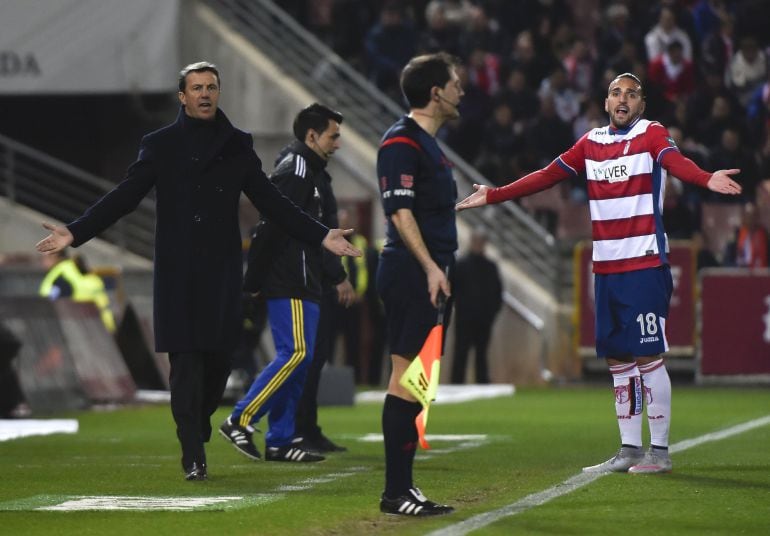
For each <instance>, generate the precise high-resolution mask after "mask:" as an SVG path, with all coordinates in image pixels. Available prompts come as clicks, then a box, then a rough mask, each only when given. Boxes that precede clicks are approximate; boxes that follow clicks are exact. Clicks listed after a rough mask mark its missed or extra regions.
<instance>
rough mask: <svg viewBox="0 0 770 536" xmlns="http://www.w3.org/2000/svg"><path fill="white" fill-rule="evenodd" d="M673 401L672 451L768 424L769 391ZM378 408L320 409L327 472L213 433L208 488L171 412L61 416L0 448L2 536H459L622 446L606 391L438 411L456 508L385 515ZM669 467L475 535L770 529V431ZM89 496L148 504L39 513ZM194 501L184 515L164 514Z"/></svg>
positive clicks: (709, 446)
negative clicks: (477, 519)
mask: <svg viewBox="0 0 770 536" xmlns="http://www.w3.org/2000/svg"><path fill="white" fill-rule="evenodd" d="M673 405H674V416H673V422H672V433H671V441H672V444H674V443H677V442H681V441H683V440H686V439H691V438H697V437H701V436H703V435H704V434H708V433H712V432H717V431H719V430H724V429H726V428H729V427H731V426H735V425H738V424H741V423H744V422H748V421H751V420H754V419H758V418H761V417H765V416H767V415H770V389H767V388H764V389H762V388H695V387H677V386H675V387H674V391H673ZM227 411H228V408H221V409H220V411H219V412H218V413H217V414H216V415H215V417H214V419H213V424H214V425H215V427H216V426H218V424H219V422H221V420H222V419H223V418H224V417H225V416H226V414H227ZM380 413H381V405H380V404H358V405H356V406H354V407H341V408H321V423H322V424H323V425H324V429H325V431H326V432H327V433H328V435H329V436H330V437H332V438H334V439H335V440H338V441H339V442H340V443H342V444H345V445H346V446H347V447H348V448H349V452H347V453H341V454H333V455H330V456H329V457H328V459H327V460H326V461H325V462H322V463H318V464H282V463H275V462H264V461H262V462H252V461H249V460H248V459H246V458H245V457H243V456H241V455H240V454H238V453H237V452H236V451H235V450H234V449H233V448H232V447H231V446H230V445H229V444H228V443H226V442H225V441H224V440H223V439H222V438H221V437H219V436H218V435H217V434H215V436H214V437H213V438H212V442H211V443H209V445H208V447H207V452H208V458H209V459H208V462H209V474H210V479H209V480H208V481H207V482H186V481H184V480H183V478H182V473H181V468H180V464H179V449H178V445H177V442H176V438H175V436H174V432H173V423H172V419H171V414H170V411H169V409H168V407H166V406H143V407H132V408H125V409H119V410H114V411H91V412H84V413H77V414H68V415H57V416H56V417H63V418H76V419H78V420H79V422H80V430H79V432H78V433H77V434H74V435H64V434H62V435H52V436H41V437H30V438H25V439H17V440H12V441H5V442H0V534H3V535H6V534H7V535H27V534H30V535H38V534H39V535H46V536H50V535H51V534H62V535H64V534H73V535H78V536H86V535H92V534H93V535H108V534H109V535H111V534H147V535H150V534H153V535H155V534H184V535H198V534H220V535H228V536H235V535H252V534H259V535H283V534H287V535H288V534H291V535H304V534H310V535H358V534H398V535H412V534H415V535H416V534H428V533H433V532H435V531H440V530H445V531H446V533H447V534H454V533H457V532H456V531H457V530H458V528H457V524H458V523H460V522H462V521H463V520H466V519H469V518H473V517H474V516H477V515H479V514H483V513H485V512H491V511H495V510H498V509H501V508H504V507H506V506H507V505H511V504H514V503H517V501H521V500H522V499H523V498H525V497H527V496H529V495H531V494H534V493H538V492H542V491H544V490H548V489H552V488H554V487H555V486H557V485H558V484H560V483H562V482H564V481H565V480H567V479H569V478H570V477H572V476H575V475H577V474H578V473H580V469H581V467H582V466H584V465H590V464H594V463H598V462H600V461H603V460H604V459H606V458H607V457H609V456H610V455H611V454H613V452H614V451H615V450H616V449H617V447H618V433H617V425H616V423H615V417H614V408H613V406H612V390H611V387H610V386H609V384H608V385H607V386H605V387H569V388H547V389H520V390H518V391H517V393H516V394H515V395H514V396H511V397H505V398H497V399H490V400H481V401H475V402H467V403H463V404H454V405H435V406H433V407H432V408H431V418H430V425H429V430H428V433H429V434H446V435H448V434H452V435H456V436H462V437H459V438H457V437H455V438H448V439H445V440H442V439H434V440H433V441H431V446H432V447H433V448H432V449H431V450H428V451H423V450H420V451H418V458H417V461H416V462H415V479H416V483H417V485H419V486H420V487H421V488H422V490H423V492H425V494H426V495H428V497H429V498H433V499H434V500H437V501H441V502H446V503H449V504H452V505H454V506H455V507H456V508H457V510H456V512H455V513H454V514H452V515H449V516H444V517H440V518H434V519H404V518H398V517H391V516H385V515H382V514H380V513H379V510H378V498H379V494H380V493H381V490H382V485H383V454H382V444H381V443H380V442H376V441H363V440H362V439H361V438H362V437H363V436H365V435H366V434H379V433H380ZM263 424H264V423H263ZM645 435H646V432H645ZM255 437H256V438H257V445H258V447H259V448H260V450H263V448H264V445H263V441H262V438H261V437H260V436H255ZM672 459H673V461H674V470H673V472H672V473H671V474H667V475H626V474H613V475H608V476H605V477H602V478H600V479H598V480H596V481H594V482H591V483H589V484H587V485H585V486H583V487H581V488H579V489H576V490H575V491H573V492H571V493H566V494H564V495H562V496H559V497H557V498H555V499H553V500H551V501H549V502H546V503H545V504H542V505H539V506H533V507H531V508H525V509H524V510H523V511H521V512H519V513H516V515H510V516H506V517H502V518H500V519H498V520H496V521H495V522H493V523H491V524H488V525H484V526H482V527H481V528H480V529H479V530H477V531H476V532H474V534H496V535H497V534H499V535H508V534H548V535H554V534H568V535H573V534H575V535H577V534H615V533H621V532H622V533H626V532H628V533H633V534H666V535H669V534H674V535H676V534H693V535H696V534H697V535H704V534H770V425H764V426H759V427H757V428H755V429H752V430H749V431H746V432H744V433H741V434H737V435H734V436H732V437H728V438H725V439H722V440H719V441H713V442H707V443H704V444H700V445H697V446H694V447H692V448H688V449H686V450H682V451H681V452H677V453H674V454H673V455H672ZM84 497H85V498H87V499H86V500H89V501H95V504H97V505H105V504H106V505H108V506H109V505H114V504H125V501H126V499H125V498H126V497H131V498H134V499H131V500H132V501H135V503H133V504H134V507H137V506H136V505H137V504H139V507H141V508H143V509H139V510H121V511H116V510H86V511H58V510H40V508H45V507H51V506H56V505H59V504H62V503H63V502H64V501H67V500H69V501H70V503H71V504H75V503H77V502H78V501H82V500H84V499H82V498H84ZM104 497H109V498H104ZM212 498H217V499H212ZM192 500H198V502H199V503H200V504H198V503H196V504H197V506H195V507H194V508H193V507H192V506H190V508H192V509H191V510H189V511H177V510H158V509H157V508H159V506H158V505H165V506H168V505H172V506H173V505H175V504H186V505H190V504H192V503H191V502H190V501H192ZM121 501H123V502H121ZM144 501H147V505H146V506H143V505H144V504H145V503H144ZM185 501H186V502H185ZM216 501H218V502H216ZM453 530H454V531H455V532H452V531H453ZM460 533H462V531H460Z"/></svg>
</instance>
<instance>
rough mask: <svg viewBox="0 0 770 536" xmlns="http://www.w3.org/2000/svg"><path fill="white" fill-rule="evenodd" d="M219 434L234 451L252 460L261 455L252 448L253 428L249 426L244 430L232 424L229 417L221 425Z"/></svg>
mask: <svg viewBox="0 0 770 536" xmlns="http://www.w3.org/2000/svg"><path fill="white" fill-rule="evenodd" d="M219 433H220V434H221V435H222V437H224V438H225V439H227V440H228V441H229V442H230V443H232V444H233V446H234V447H235V449H236V450H237V451H238V452H240V453H241V454H243V455H244V456H246V457H247V458H250V459H252V460H259V459H260V458H261V457H262V455H261V454H260V453H259V451H258V450H257V447H255V446H254V441H252V439H251V436H252V435H253V434H254V428H252V427H251V426H249V427H247V428H244V427H243V426H239V425H237V424H233V422H232V419H231V418H230V417H228V418H227V420H225V422H223V423H222V426H220V427H219Z"/></svg>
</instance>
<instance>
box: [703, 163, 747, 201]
mask: <svg viewBox="0 0 770 536" xmlns="http://www.w3.org/2000/svg"><path fill="white" fill-rule="evenodd" d="M740 172H741V170H740V169H720V170H719V171H715V172H714V173H712V174H711V178H710V179H709V181H708V183H707V184H706V186H707V187H708V189H709V190H711V191H712V192H717V193H719V194H727V195H738V194H739V193H741V191H742V190H743V188H741V185H740V184H738V183H737V182H735V181H734V180H732V179H731V178H730V175H736V174H738V173H740Z"/></svg>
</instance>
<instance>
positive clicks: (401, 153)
mask: <svg viewBox="0 0 770 536" xmlns="http://www.w3.org/2000/svg"><path fill="white" fill-rule="evenodd" d="M421 151H422V149H421V148H420V145H419V144H418V143H417V142H416V141H414V140H413V139H412V138H408V137H406V136H399V137H395V138H390V139H387V140H385V141H384V142H383V143H382V145H381V146H380V151H379V154H378V155H377V175H378V177H379V179H380V194H381V196H382V207H383V210H384V211H385V215H386V216H390V215H391V214H393V213H395V212H396V211H397V210H399V209H402V208H408V209H410V210H412V209H413V207H414V187H415V180H417V179H418V173H419V167H420V153H421Z"/></svg>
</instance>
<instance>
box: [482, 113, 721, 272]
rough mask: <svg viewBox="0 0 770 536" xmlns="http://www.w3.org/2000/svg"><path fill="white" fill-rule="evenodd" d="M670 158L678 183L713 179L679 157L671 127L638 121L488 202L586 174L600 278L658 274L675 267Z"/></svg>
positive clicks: (605, 131) (581, 143)
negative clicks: (666, 220) (647, 271)
mask: <svg viewBox="0 0 770 536" xmlns="http://www.w3.org/2000/svg"><path fill="white" fill-rule="evenodd" d="M666 155H669V156H666ZM664 156H666V162H665V165H666V166H667V167H669V168H676V176H677V178H679V179H681V180H685V181H688V182H692V183H695V184H698V185H700V186H705V185H706V183H707V182H708V180H709V177H710V174H709V173H707V172H705V171H703V170H702V169H700V168H698V167H697V166H696V165H695V164H693V163H692V161H690V160H688V159H686V158H684V157H683V156H682V155H681V154H680V153H679V150H678V149H677V147H676V144H675V143H674V140H673V139H671V137H670V136H669V133H668V130H666V128H665V127H664V126H663V125H661V124H660V123H657V122H655V121H648V120H646V119H638V120H637V121H636V122H634V123H633V124H632V125H630V126H629V127H627V128H626V129H622V130H619V129H614V128H612V127H611V126H606V127H602V128H595V129H593V130H591V131H589V132H588V133H586V134H585V135H584V136H583V137H582V138H580V139H579V140H578V141H577V142H576V143H575V145H573V146H572V147H571V148H570V149H568V150H567V151H566V152H564V153H562V154H561V155H560V156H559V157H558V158H556V160H554V161H553V162H552V163H551V164H550V165H549V166H547V167H546V168H543V169H541V170H539V171H536V172H534V173H531V174H529V175H527V176H526V177H523V178H522V179H520V180H519V181H516V182H514V183H511V184H509V185H506V186H503V187H501V188H495V189H492V190H490V191H489V192H488V193H487V202H489V203H499V202H500V201H504V200H506V199H513V198H517V197H522V196H525V195H529V194H532V193H535V192H537V191H541V190H544V189H546V188H548V187H550V186H553V185H554V184H556V183H557V182H559V181H562V180H564V179H566V178H569V177H570V176H576V175H579V174H580V173H581V172H583V171H585V174H586V179H587V186H588V188H587V190H588V201H589V207H590V211H591V222H592V228H593V269H594V272H595V273H597V274H610V273H620V272H629V271H632V270H641V269H644V268H653V267H656V266H660V265H662V264H666V263H667V262H668V259H667V255H666V254H667V251H668V238H667V237H666V234H665V232H664V230H663V218H662V215H663V199H664V191H665V185H666V170H665V168H664V163H663V162H662V161H663V158H664Z"/></svg>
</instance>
